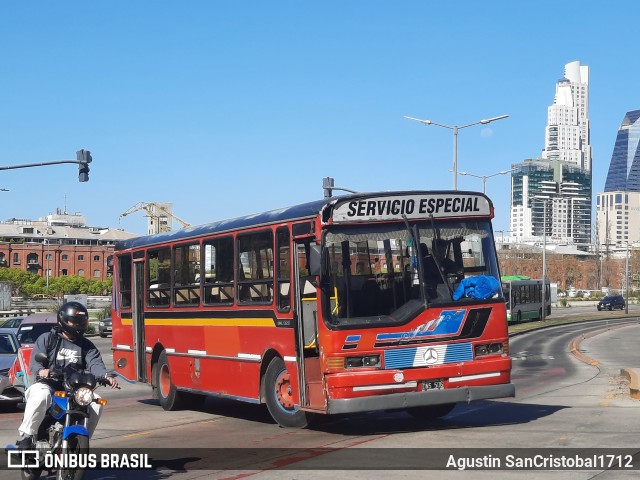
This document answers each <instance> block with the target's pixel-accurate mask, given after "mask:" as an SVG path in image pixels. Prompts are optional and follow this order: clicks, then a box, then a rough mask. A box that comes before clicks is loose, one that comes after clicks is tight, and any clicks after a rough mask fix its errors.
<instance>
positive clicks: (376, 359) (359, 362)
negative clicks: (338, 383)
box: [345, 355, 380, 368]
mask: <svg viewBox="0 0 640 480" xmlns="http://www.w3.org/2000/svg"><path fill="white" fill-rule="evenodd" d="M379 366H380V355H364V356H362V357H347V360H346V362H345V367H346V368H361V367H367V368H377V367H379Z"/></svg>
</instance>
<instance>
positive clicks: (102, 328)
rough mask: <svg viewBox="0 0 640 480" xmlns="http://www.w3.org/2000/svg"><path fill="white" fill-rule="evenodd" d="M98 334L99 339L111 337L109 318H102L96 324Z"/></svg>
mask: <svg viewBox="0 0 640 480" xmlns="http://www.w3.org/2000/svg"><path fill="white" fill-rule="evenodd" d="M98 333H99V334H100V336H101V337H106V336H107V335H111V318H109V317H107V318H103V319H102V320H100V322H99V323H98Z"/></svg>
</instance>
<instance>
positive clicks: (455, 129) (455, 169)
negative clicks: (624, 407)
mask: <svg viewBox="0 0 640 480" xmlns="http://www.w3.org/2000/svg"><path fill="white" fill-rule="evenodd" d="M508 116H509V115H499V116H497V117H491V118H484V119H482V120H480V121H477V122H473V123H467V124H466V125H444V124H442V123H436V122H433V121H431V120H422V119H420V118H414V117H407V116H406V115H405V116H404V118H406V119H408V120H414V121H416V122H420V123H421V124H423V125H436V126H438V127H442V128H448V129H449V130H453V170H452V172H453V189H454V190H457V189H458V130H460V129H462V128H467V127H472V126H473V125H486V124H487V123H491V122H495V121H496V120H502V119H503V118H507V117H508Z"/></svg>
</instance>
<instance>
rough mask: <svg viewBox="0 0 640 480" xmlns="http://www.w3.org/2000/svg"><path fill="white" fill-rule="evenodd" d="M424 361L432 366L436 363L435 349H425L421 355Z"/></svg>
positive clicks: (436, 353)
mask: <svg viewBox="0 0 640 480" xmlns="http://www.w3.org/2000/svg"><path fill="white" fill-rule="evenodd" d="M423 358H424V361H425V362H426V363H427V364H429V365H432V364H434V363H436V362H437V361H438V352H437V351H436V349H435V348H427V349H426V350H425V351H424V354H423Z"/></svg>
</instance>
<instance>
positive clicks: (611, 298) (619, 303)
mask: <svg viewBox="0 0 640 480" xmlns="http://www.w3.org/2000/svg"><path fill="white" fill-rule="evenodd" d="M624 305H625V304H624V297H623V296H622V295H608V296H606V297H604V298H603V299H602V300H600V301H599V302H598V305H597V308H598V310H613V309H614V308H619V309H620V310H624Z"/></svg>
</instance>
